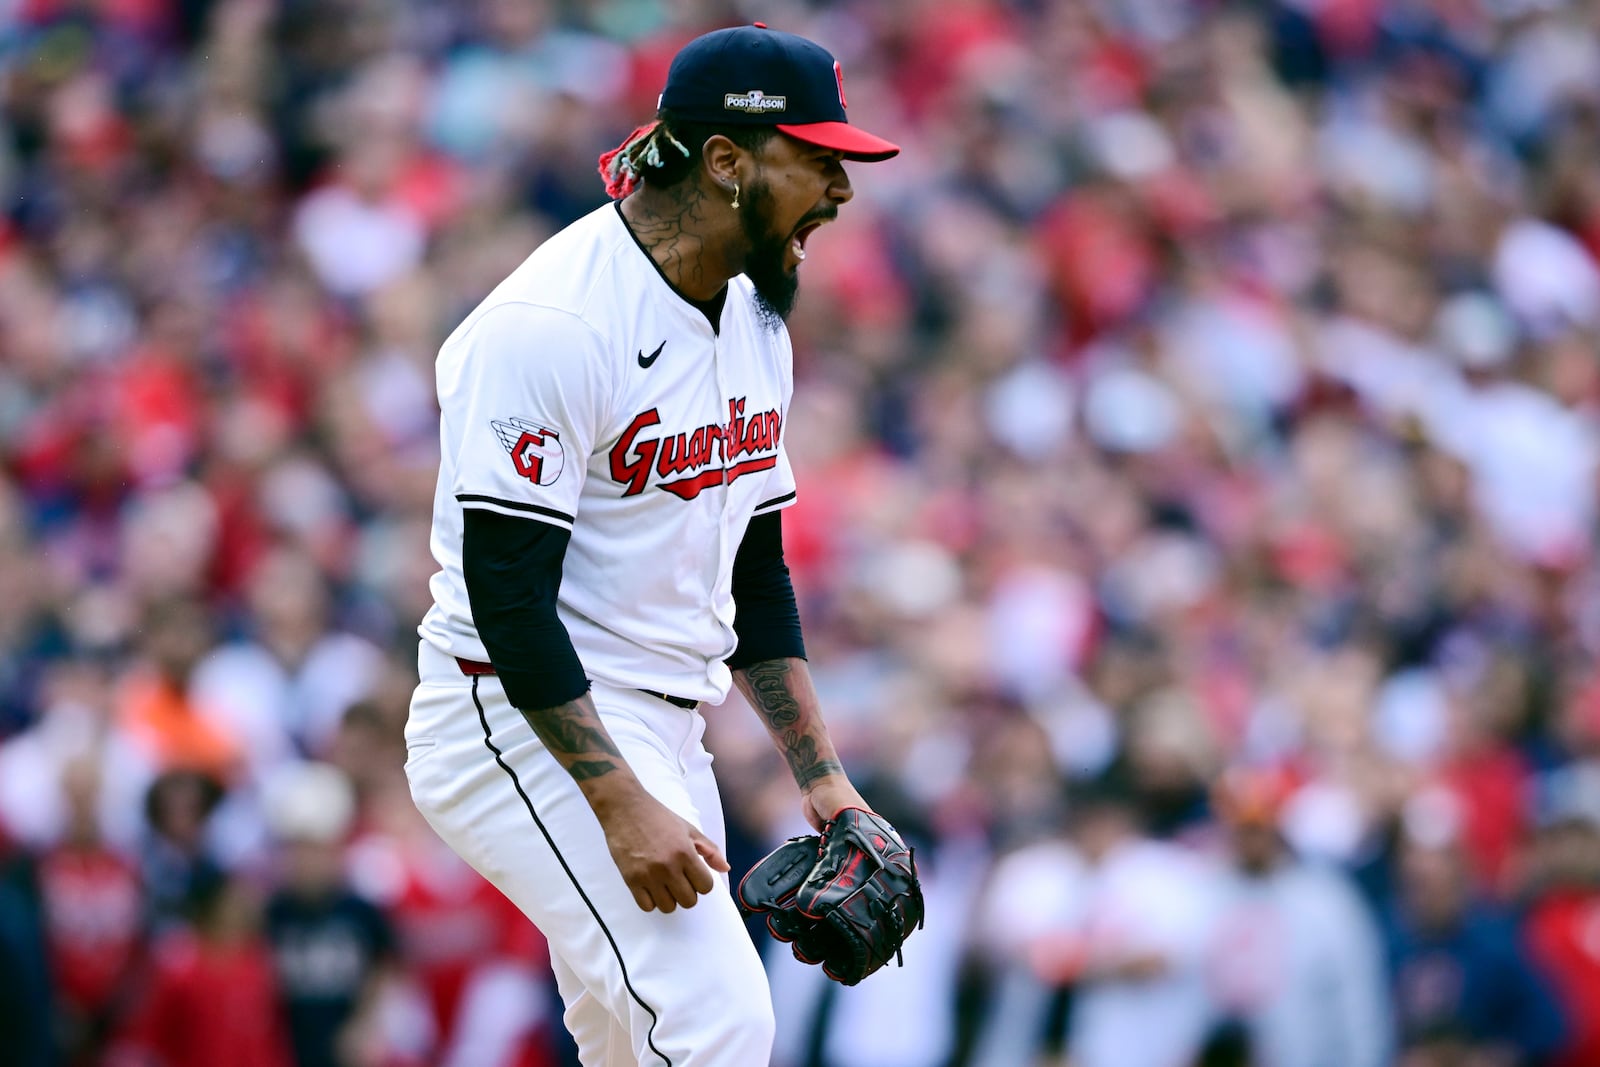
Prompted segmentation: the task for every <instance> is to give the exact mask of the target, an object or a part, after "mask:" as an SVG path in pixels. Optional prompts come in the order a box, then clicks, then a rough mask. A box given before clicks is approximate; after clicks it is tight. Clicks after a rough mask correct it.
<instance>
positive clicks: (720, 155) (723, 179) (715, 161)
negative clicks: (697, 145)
mask: <svg viewBox="0 0 1600 1067" xmlns="http://www.w3.org/2000/svg"><path fill="white" fill-rule="evenodd" d="M745 155H746V153H745V150H744V149H742V148H740V147H739V146H738V145H736V144H734V143H733V142H732V141H730V140H728V138H726V137H724V136H723V135H722V134H720V133H714V134H712V135H711V136H710V137H707V138H706V143H705V146H704V147H703V148H702V149H701V159H702V160H703V161H704V163H705V169H706V173H707V174H708V175H709V176H710V178H711V181H712V182H713V183H714V184H715V185H717V186H720V187H721V188H723V189H732V188H733V185H734V183H735V182H737V181H739V180H740V178H739V168H740V166H741V160H742V159H743V158H744V156H745Z"/></svg>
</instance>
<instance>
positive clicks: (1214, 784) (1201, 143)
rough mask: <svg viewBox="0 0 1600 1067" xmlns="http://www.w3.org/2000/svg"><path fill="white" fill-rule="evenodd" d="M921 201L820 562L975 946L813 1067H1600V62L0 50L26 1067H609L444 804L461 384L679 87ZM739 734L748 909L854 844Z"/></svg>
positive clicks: (1323, 39)
mask: <svg viewBox="0 0 1600 1067" xmlns="http://www.w3.org/2000/svg"><path fill="white" fill-rule="evenodd" d="M758 18H759V19H763V20H765V21H767V22H769V23H771V24H772V25H774V26H776V27H778V28H781V29H787V30H792V31H796V32H800V33H804V34H807V35H809V36H811V37H813V38H815V39H817V40H819V41H821V42H822V43H824V44H825V45H827V46H828V47H829V48H830V49H831V50H832V51H833V52H834V53H835V54H836V55H838V56H839V57H840V59H841V60H842V61H843V66H844V70H845V72H846V87H847V92H848V98H849V101H850V113H851V115H852V116H853V117H854V119H855V120H856V121H857V122H859V123H861V124H862V125H864V126H867V127H868V128H870V129H873V130H875V131H881V132H882V133H884V134H886V135H888V136H890V137H892V138H894V139H895V140H897V141H899V142H900V143H901V144H903V145H904V146H905V151H904V153H903V154H902V155H901V156H900V157H899V158H898V159H897V160H895V161H893V162H892V163H888V164H885V165H881V166H857V167H855V168H854V169H853V171H852V178H853V180H854V183H855V188H856V196H855V200H854V202H853V203H851V204H850V205H849V206H848V207H847V209H846V210H845V211H844V212H843V214H842V216H841V218H840V221H839V222H838V223H837V224H836V225H834V226H830V227H829V228H827V229H825V230H824V231H822V233H821V234H819V235H818V237H817V238H816V240H815V241H814V242H813V244H812V251H813V252H814V253H815V254H814V255H812V256H811V258H810V259H808V260H807V263H806V265H805V268H804V271H803V276H804V285H803V293H802V299H801V304H800V308H799V310H798V311H797V312H796V314H795V316H794V318H793V320H792V322H791V329H792V333H793V336H794V341H795V361H796V378H797V386H796V391H795V399H794V408H793V411H792V415H791V420H790V423H791V426H792V430H791V432H790V434H789V435H787V441H788V447H789V450H790V454H791V456H792V457H793V460H794V465H795V468H796V471H797V475H798V478H799V483H800V502H799V504H798V505H797V506H796V507H795V508H793V509H792V510H791V511H789V512H787V513H786V518H785V524H786V535H787V544H788V550H789V552H788V554H789V560H790V562H791V565H792V567H793V571H794V576H795V584H796V587H797V589H798V592H799V595H800V598H801V605H802V614H803V616H804V619H805V625H806V630H807V639H808V642H807V643H808V645H809V648H810V652H811V657H812V670H813V672H814V674H815V676H816V678H817V682H818V685H819V688H820V689H821V691H822V693H823V696H824V701H825V706H826V708H827V711H828V715H829V719H830V722H831V725H832V729H833V733H834V736H835V738H836V739H837V741H838V743H839V745H840V748H841V750H842V751H843V752H844V754H845V757H846V762H847V764H848V765H849V767H850V768H851V770H852V772H853V774H854V775H855V777H856V778H857V780H858V784H860V786H861V788H862V789H863V791H864V792H865V793H866V795H867V796H868V797H869V798H870V799H871V800H872V801H873V802H874V804H875V805H876V806H877V807H879V809H880V810H882V811H883V812H884V813H885V814H887V815H889V816H890V817H891V818H892V819H894V820H895V821H896V822H897V823H898V824H899V825H900V826H902V827H903V828H904V829H905V830H906V831H907V833H908V836H910V837H911V838H912V839H913V842H914V843H915V844H916V845H917V846H918V859H919V861H920V862H921V864H922V867H923V870H924V873H925V875H926V879H927V893H928V912H929V917H928V923H927V928H926V929H925V930H923V931H922V932H920V933H918V934H917V935H916V936H914V937H913V938H912V939H911V941H910V942H909V944H908V946H907V950H906V954H905V955H906V959H905V964H906V965H905V967H904V968H903V969H895V968H890V969H887V970H885V971H883V972H880V973H879V974H877V975H875V976H873V977H872V978H871V979H870V980H869V981H868V982H866V983H865V984H863V985H861V986H859V987H856V988H853V989H841V988H839V987H836V986H833V985H831V984H830V983H827V982H825V981H823V980H822V978H821V976H820V974H819V973H818V972H817V971H816V970H815V969H810V968H803V967H801V966H800V965H798V964H796V963H794V961H792V960H790V959H788V957H787V953H786V950H785V949H784V947H783V946H779V945H772V944H770V943H768V941H767V939H766V938H765V935H764V934H763V935H759V936H760V938H761V943H762V944H763V945H766V947H767V948H768V949H769V950H770V952H769V959H770V968H771V976H772V982H773V987H774V993H775V997H776V998H777V1000H778V1003H779V1014H780V1033H779V1047H778V1052H777V1057H776V1062H777V1063H778V1064H779V1065H780V1067H1042V1065H1046V1064H1049V1065H1063V1064H1071V1065H1072V1067H1227V1065H1231V1067H1244V1065H1251V1067H1383V1065H1389V1064H1397V1065H1401V1067H1523V1065H1527V1067H1535V1065H1552V1067H1596V1065H1600V670H1597V666H1600V661H1597V653H1600V566H1597V559H1600V557H1597V553H1596V544H1597V538H1596V530H1597V527H1596V521H1597V514H1596V510H1597V509H1596V504H1597V501H1596V489H1597V485H1600V436H1597V430H1600V422H1597V419H1600V5H1597V4H1595V3H1560V2H1556V0H1280V2H1269V0H1258V2H1254V3H1247V2H1238V3H1233V2H1221V0H1216V2H1177V0H937V2H935V0H833V2H828V0H815V2H811V3H801V2H795V0H770V2H764V3H748V4H747V3H734V2H721V0H605V2H594V3H578V2H569V3H560V2H556V0H461V2H455V3H449V2H445V0H320V2H315V3H313V2H311V0H0V134H3V136H0V193H3V201H0V202H3V205H4V214H3V216H0V605H3V607H0V1062H4V1063H5V1064H8V1065H23V1067H44V1065H52V1067H53V1065H64V1067H88V1065H96V1067H98V1065H104V1064H109V1065H112V1067H154V1065H159V1067H216V1065H219V1064H230V1065H241V1067H256V1065H260V1067H555V1065H570V1064H572V1063H573V1062H574V1061H573V1060H572V1059H571V1053H570V1050H569V1048H568V1046H567V1044H566V1039H565V1037H564V1036H563V1034H562V1031H561V1027H560V1023H559V1005H558V1003H557V1000H556V997H555V994H554V991H553V986H552V983H551V980H550V978H549V976H548V972H547V969H546V965H545V960H544V946H543V943H542V941H541V939H540V938H539V936H538V935H537V934H536V933H535V932H534V931H533V930H532V929H531V927H529V925H528V924H527V923H526V922H525V921H523V920H522V919H521V917H520V916H519V915H518V914H517V913H516V912H515V911H514V910H512V909H511V908H510V906H509V905H507V904H506V903H505V902H504V901H503V900H502V899H501V898H499V897H498V896H497V894H496V893H495V892H494V891H493V890H491V889H489V888H488V886H487V885H486V884H484V883H483V882H482V881H480V880H479V879H478V878H477V877H476V876H475V875H473V874H472V873H471V872H470V871H468V870H465V869H463V868H462V866H461V865H460V864H459V863H458V862H457V861H456V860H455V859H454V857H453V856H452V855H451V854H450V853H449V852H448V851H447V850H445V849H444V848H443V846H441V845H440V844H439V843H438V842H437V840H436V839H434V838H433V836H432V835H431V833H430V831H429V830H428V829H427V827H426V826H425V825H424V824H423V823H422V822H421V820H420V818H419V816H418V815H417V814H416V813H415V811H414V809H413V808H412V806H411V804H410V802H409V798H408V796H407V792H406V787H405V782H404V778H403V775H402V774H401V771H400V767H401V763H402V761H403V759H404V751H403V741H402V738H401V728H402V725H403V722H404V719H405V716H406V706H407V701H408V698H409V695H410V691H411V687H412V685H413V684H414V681H415V665H414V657H415V640H416V637H415V626H416V623H417V622H418V620H419V619H420V617H421V616H422V614H423V611H424V610H425V608H426V606H427V604H428V594H427V588H426V580H427V577H428V575H429V574H430V573H431V572H432V570H433V562H432V560H431V559H430V557H429V554H428V550H427V542H426V535H427V530H428V526H429V506H430V501H431V494H432V489H433V480H434V472H435V462H436V451H437V441H436V411H435V405H434V398H433V381H432V369H431V365H432V362H433V359H434V356H435V352H436V350H437V346H438V344H439V343H440V341H441V340H442V339H443V337H444V336H445V335H446V334H447V333H448V332H449V330H450V329H451V328H452V327H453V326H454V325H455V324H456V323H457V322H458V321H459V320H460V319H461V318H462V317H463V316H464V315H465V314H466V313H467V311H468V310H470V309H471V308H472V306H473V305H474V304H475V303H476V302H477V301H478V300H479V299H480V298H481V297H482V296H483V295H484V294H485V293H487V291H488V290H489V289H490V288H491V287H492V286H493V285H494V283H496V282H497V281H498V280H499V279H500V278H501V277H502V276H503V275H504V274H505V273H507V272H508V271H509V270H510V269H511V268H512V267H513V266H514V265H515V264H517V263H518V262H519V261H520V260H521V259H522V258H523V257H524V256H525V255H527V254H528V252H529V251H530V250H531V249H532V248H533V247H534V246H535V245H536V244H537V243H538V242H539V241H540V240H542V239H543V238H544V237H546V236H547V235H549V234H550V233H552V232H554V231H555V230H556V229H557V228H559V227H561V226H562V225H564V224H566V223H567V222H569V221H571V220H573V219H574V218H576V217H578V216H579V215H581V214H583V213H584V212H586V211H588V210H590V209H593V208H595V207H597V206H599V205H600V204H602V203H603V202H604V200H603V192H602V188H601V182H600V180H599V178H598V177H597V175H596V173H595V159H596V156H597V155H598V154H599V153H600V152H602V151H604V150H606V149H608V148H610V147H613V146H614V145H616V144H617V142H618V141H619V140H620V139H621V138H622V136H623V135H624V134H626V132H627V131H628V130H630V129H631V128H632V127H633V126H634V125H636V124H637V123H638V122H640V121H642V120H643V119H645V118H646V117H648V115H649V114H650V113H651V112H652V111H653V109H654V103H655V98H656V94H657V93H658V91H659V90H660V87H661V85H662V83H663V80H664V75H665V71H666V66H667V63H668V61H669V60H670V58H671V56H672V54H673V53H674V51H675V50H676V49H677V47H678V46H679V45H681V44H682V43H683V42H685V41H686V40H688V39H689V38H690V37H691V36H693V35H695V34H697V33H699V32H702V31H704V30H707V29H711V28H715V27H718V26H722V25H729V24H733V23H737V22H741V21H747V20H751V19H758ZM738 700H739V698H738V697H734V698H733V700H732V701H731V702H730V704H729V706H727V707H726V708H723V709H715V710H713V711H712V712H711V713H710V715H709V718H710V719H711V721H712V743H713V746H714V749H715V751H716V752H717V753H718V760H719V769H720V771H719V777H720V779H721V782H722V785H723V789H724V796H725V803H726V807H727V811H728V815H729V820H730V827H731V833H732V835H733V840H732V841H731V842H730V852H731V858H732V859H733V861H734V866H735V871H736V873H737V872H738V871H740V870H742V868H743V867H744V866H746V865H748V864H749V863H750V862H751V861H752V860H753V859H754V858H755V857H756V856H758V855H759V854H761V853H762V852H763V851H764V850H765V849H767V848H769V847H771V846H772V845H773V844H775V843H776V842H777V841H778V840H779V839H780V838H782V837H783V836H785V835H786V834H788V833H791V832H794V831H796V830H798V829H799V826H800V823H799V812H798V805H797V802H796V797H795V793H794V790H793V787H792V785H791V784H790V783H789V781H788V777H787V775H786V774H784V773H783V772H782V770H781V765H780V763H779V761H778V759H777V757H776V755H775V754H774V753H773V752H772V750H771V747H770V745H769V744H768V742H767V741H766V739H765V737H764V735H763V734H762V732H761V731H760V728H759V726H758V725H757V722H756V720H755V718H754V716H752V715H750V714H749V713H748V712H747V710H746V709H744V708H742V707H739V706H738Z"/></svg>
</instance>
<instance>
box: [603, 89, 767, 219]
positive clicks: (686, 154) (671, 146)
mask: <svg viewBox="0 0 1600 1067" xmlns="http://www.w3.org/2000/svg"><path fill="white" fill-rule="evenodd" d="M772 132H773V131H772V127H770V126H719V125H716V124H714V123H709V122H691V121H689V120H687V119H682V118H679V117H677V116H676V115H674V114H673V113H672V112H670V111H665V110H664V111H660V112H657V113H656V117H655V120H654V121H652V122H647V123H645V124H644V125H643V126H640V127H639V128H638V129H636V130H634V131H633V132H632V133H630V134H628V136H627V137H625V138H623V141H622V143H621V144H620V145H618V146H617V147H615V148H613V149H612V150H611V151H609V152H607V153H606V154H605V155H603V156H601V157H600V177H601V178H603V179H605V183H606V195H607V196H609V197H611V198H612V199H613V200H617V199H621V198H622V197H624V196H627V195H628V194H629V193H631V192H633V191H634V190H635V189H637V188H638V187H639V183H640V182H643V183H644V184H646V185H649V186H651V187H653V188H657V189H666V188H669V187H670V186H673V185H676V184H677V183H678V182H680V181H682V180H683V179H685V178H687V177H688V176H689V175H690V174H692V173H694V171H695V170H696V169H697V168H698V167H699V165H700V155H699V153H698V152H696V151H694V150H692V149H691V148H690V146H691V145H693V146H696V147H701V146H704V145H705V143H706V141H707V140H709V139H710V138H712V137H714V136H716V135H717V134H721V135H722V136H724V137H726V138H727V139H728V140H730V141H732V142H733V143H734V144H736V145H738V146H739V147H740V148H743V149H745V150H747V151H752V152H753V151H755V150H757V149H759V148H760V147H761V146H762V145H764V144H766V143H767V141H768V140H770V139H771V137H772Z"/></svg>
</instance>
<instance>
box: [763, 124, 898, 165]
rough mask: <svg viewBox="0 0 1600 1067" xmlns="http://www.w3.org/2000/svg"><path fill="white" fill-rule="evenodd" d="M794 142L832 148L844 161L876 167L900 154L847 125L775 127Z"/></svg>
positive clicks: (888, 144)
mask: <svg viewBox="0 0 1600 1067" xmlns="http://www.w3.org/2000/svg"><path fill="white" fill-rule="evenodd" d="M778 130H779V132H781V133H786V134H788V135H789V136H790V137H793V138H794V139H795V140H797V141H804V142H805V143H806V144H814V145H816V146H817V147H818V148H831V149H833V150H834V151H836V152H843V153H844V158H846V159H853V160H856V161H857V162H860V163H878V162H881V161H883V160H885V159H891V158H893V157H895V156H897V155H899V154H900V146H899V145H897V144H894V143H893V142H890V141H885V140H884V139H883V138H882V137H876V136H874V135H872V134H870V133H868V132H867V131H866V130H863V129H861V128H860V127H857V126H852V125H850V124H849V123H848V122H808V123H806V124H805V125H803V126H787V125H783V124H781V123H780V124H779V125H778Z"/></svg>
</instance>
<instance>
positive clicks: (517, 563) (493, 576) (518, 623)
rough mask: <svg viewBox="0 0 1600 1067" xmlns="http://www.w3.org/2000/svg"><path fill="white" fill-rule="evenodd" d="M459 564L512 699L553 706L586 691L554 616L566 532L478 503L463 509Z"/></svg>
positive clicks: (580, 669)
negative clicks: (502, 513)
mask: <svg viewBox="0 0 1600 1067" xmlns="http://www.w3.org/2000/svg"><path fill="white" fill-rule="evenodd" d="M463 519H464V531H463V537H462V543H461V570H462V573H463V576H464V577H465V578H466V582H467V600H468V602H469V603H470V604H471V605H472V621H473V622H474V623H475V624H476V625H477V628H478V636H479V637H480V638H482V639H483V647H484V648H485V649H487V650H488V652H489V662H490V663H492V664H494V671H495V674H496V675H498V676H499V678H500V684H501V685H503V686H504V687H505V691H506V698H507V699H508V700H510V701H511V703H512V705H513V706H515V707H518V708H526V709H528V710H539V709H542V708H553V707H555V706H556V705H557V704H565V703H567V702H568V701H570V700H576V699H577V698H578V697H580V696H582V695H583V694H584V693H586V692H588V691H589V679H588V677H587V676H586V675H585V674H584V672H583V664H582V663H580V662H579V661H578V653H577V650H576V649H574V648H573V647H572V638H571V637H570V636H568V634H567V628H566V627H565V626H563V625H562V624H561V620H560V619H559V618H558V617H557V616H556V593H557V592H559V591H560V589H561V562H562V560H563V559H564V558H565V557H566V554H567V542H568V541H570V540H571V539H572V534H571V533H569V532H568V531H566V530H563V529H561V528H560V527H559V526H552V525H550V524H549V523H545V522H539V521H537V520H535V519H522V518H512V517H510V516H508V515H501V514H499V513H498V512H494V511H486V510H484V509H482V508H467V509H466V510H465V512H464V513H463Z"/></svg>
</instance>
